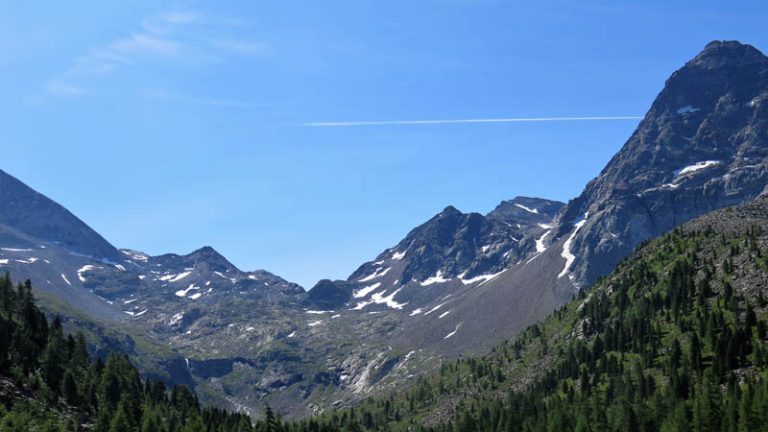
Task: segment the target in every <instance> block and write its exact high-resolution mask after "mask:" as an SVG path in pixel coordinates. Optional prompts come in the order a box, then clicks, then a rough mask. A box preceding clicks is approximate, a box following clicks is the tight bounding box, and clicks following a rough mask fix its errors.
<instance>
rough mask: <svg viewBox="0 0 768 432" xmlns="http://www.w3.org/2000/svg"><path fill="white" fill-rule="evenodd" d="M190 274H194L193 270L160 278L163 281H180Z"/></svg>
mask: <svg viewBox="0 0 768 432" xmlns="http://www.w3.org/2000/svg"><path fill="white" fill-rule="evenodd" d="M190 274H192V272H191V271H185V272H183V273H179V274H171V275H165V276H163V277H161V278H160V280H161V281H163V282H178V281H180V280H182V279H184V278H185V277H187V276H189V275H190Z"/></svg>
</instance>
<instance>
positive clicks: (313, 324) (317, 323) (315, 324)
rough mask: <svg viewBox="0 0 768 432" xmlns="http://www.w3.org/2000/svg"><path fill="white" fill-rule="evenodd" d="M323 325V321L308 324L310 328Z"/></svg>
mask: <svg viewBox="0 0 768 432" xmlns="http://www.w3.org/2000/svg"><path fill="white" fill-rule="evenodd" d="M322 323H323V321H322V320H317V321H312V322H311V323H309V324H307V325H308V326H310V327H315V326H318V325H320V324H322ZM294 333H295V332H294ZM288 337H291V336H288Z"/></svg>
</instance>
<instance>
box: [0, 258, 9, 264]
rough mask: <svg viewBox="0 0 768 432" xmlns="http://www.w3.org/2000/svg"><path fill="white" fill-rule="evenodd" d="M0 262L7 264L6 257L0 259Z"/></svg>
mask: <svg viewBox="0 0 768 432" xmlns="http://www.w3.org/2000/svg"><path fill="white" fill-rule="evenodd" d="M0 264H8V259H7V258H6V259H0Z"/></svg>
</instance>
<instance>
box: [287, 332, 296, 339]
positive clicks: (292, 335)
mask: <svg viewBox="0 0 768 432" xmlns="http://www.w3.org/2000/svg"><path fill="white" fill-rule="evenodd" d="M294 336H296V330H294V331H292V332H291V334H289V335H288V336H286V337H289V338H292V337H294Z"/></svg>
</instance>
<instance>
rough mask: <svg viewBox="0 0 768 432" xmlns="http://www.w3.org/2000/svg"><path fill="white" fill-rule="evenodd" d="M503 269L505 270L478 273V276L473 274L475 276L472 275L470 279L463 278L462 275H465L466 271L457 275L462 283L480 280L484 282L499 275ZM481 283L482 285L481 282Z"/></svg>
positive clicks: (466, 283) (467, 283)
mask: <svg viewBox="0 0 768 432" xmlns="http://www.w3.org/2000/svg"><path fill="white" fill-rule="evenodd" d="M505 271H506V270H502V271H500V272H498V273H491V274H482V275H479V276H475V277H473V278H471V279H464V275H466V274H467V272H464V273H462V274H460V275H459V280H460V281H461V283H463V284H464V285H469V284H473V283H476V282H482V283H486V282H488V281H489V280H491V279H494V278H496V277H497V276H499V275H500V274H502V273H504V272H505ZM481 285H482V284H481Z"/></svg>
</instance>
